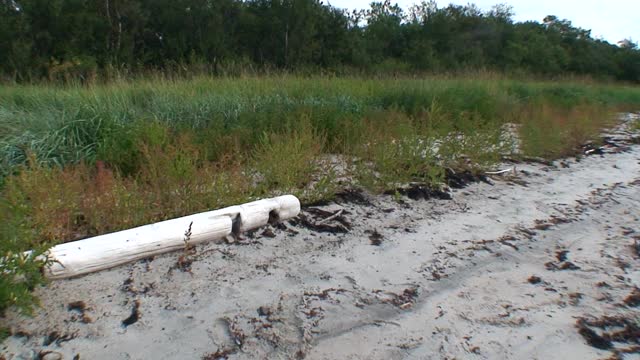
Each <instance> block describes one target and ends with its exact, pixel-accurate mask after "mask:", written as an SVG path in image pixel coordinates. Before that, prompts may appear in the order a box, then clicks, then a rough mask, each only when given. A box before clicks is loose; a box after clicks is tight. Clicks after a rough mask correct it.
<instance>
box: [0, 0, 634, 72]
mask: <svg viewBox="0 0 640 360" xmlns="http://www.w3.org/2000/svg"><path fill="white" fill-rule="evenodd" d="M513 15H514V14H513V12H512V8H511V7H509V6H507V5H496V6H494V7H493V8H491V9H490V10H488V11H482V10H480V9H479V8H478V7H477V6H475V5H466V6H459V5H448V6H446V7H439V6H438V5H437V4H436V2H435V1H429V2H422V3H420V4H416V5H414V6H412V7H411V8H409V9H408V10H403V9H402V8H400V7H399V6H398V5H396V4H392V3H391V2H390V1H389V0H386V1H383V2H373V3H371V5H370V7H369V8H368V9H363V10H353V11H347V10H344V9H338V8H336V7H333V6H331V5H329V4H325V3H323V2H322V1H318V0H0V74H1V76H2V77H3V78H4V79H5V80H7V79H8V80H9V81H18V82H29V81H39V80H42V79H49V80H69V79H80V80H93V79H96V78H98V77H101V76H102V77H109V76H110V74H115V73H118V74H122V73H126V74H140V73H144V72H145V71H178V72H180V71H185V72H186V71H191V70H193V69H201V70H202V71H206V72H208V73H211V74H218V75H219V74H233V73H236V72H243V71H257V72H260V71H267V70H284V71H295V72H312V73H317V72H329V73H353V72H364V73H415V72H445V71H446V72H456V71H467V70H478V69H484V70H492V71H500V72H506V73H523V74H536V75H543V76H555V75H566V74H575V75H580V76H591V77H594V78H604V79H615V80H623V81H629V82H640V50H638V47H637V44H635V43H633V42H632V41H630V40H624V41H621V42H620V43H619V45H615V44H610V43H608V42H606V41H604V40H601V39H595V38H593V37H592V36H591V33H590V31H589V30H585V29H581V28H578V27H574V26H573V25H572V24H571V22H570V21H568V20H563V19H559V18H557V17H555V16H547V17H546V18H545V19H543V21H541V22H533V21H528V22H515V21H514V20H513Z"/></svg>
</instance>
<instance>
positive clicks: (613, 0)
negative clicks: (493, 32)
mask: <svg viewBox="0 0 640 360" xmlns="http://www.w3.org/2000/svg"><path fill="white" fill-rule="evenodd" d="M378 1H382V0H378ZM329 2H330V3H331V5H333V6H335V7H338V8H348V9H354V8H356V9H364V8H368V6H369V3H371V1H369V0H329ZM391 2H392V3H398V4H399V5H400V6H401V7H402V8H404V9H405V10H406V9H407V8H409V7H410V6H411V5H413V4H414V3H417V2H419V0H417V1H414V0H395V1H393V0H392V1H391ZM437 2H438V5H439V6H440V7H444V6H447V5H448V4H449V3H453V4H456V5H466V4H468V3H473V4H476V5H477V6H478V7H479V8H481V9H483V10H488V9H490V8H491V6H493V5H495V4H498V3H506V4H509V5H511V6H513V10H514V12H515V16H514V20H515V21H519V22H520V21H527V20H535V21H538V22H542V19H544V17H545V16H547V15H556V16H557V17H558V18H560V19H568V20H570V21H571V22H572V24H573V26H576V27H581V28H583V29H590V30H591V36H592V37H595V38H603V39H604V40H606V41H609V42H610V43H612V44H615V43H617V42H618V41H620V40H622V39H625V38H632V39H633V41H634V42H636V43H637V42H638V41H639V40H640V0H606V1H604V0H475V1H473V0H472V1H469V0H464V1H458V0H449V1H446V0H445V1H443V0H438V1H437Z"/></svg>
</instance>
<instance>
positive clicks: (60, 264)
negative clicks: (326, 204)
mask: <svg viewBox="0 0 640 360" xmlns="http://www.w3.org/2000/svg"><path fill="white" fill-rule="evenodd" d="M299 212H300V201H299V200H298V199H297V198H296V197H295V196H292V195H285V196H280V197H276V198H273V199H264V200H258V201H254V202H251V203H247V204H243V205H237V206H231V207H228V208H224V209H220V210H214V211H209V212H204V213H200V214H195V215H190V216H185V217H181V218H178V219H172V220H167V221H162V222H159V223H155V224H150V225H145V226H141V227H137V228H133V229H129V230H124V231H119V232H116V233H112V234H106V235H100V236H96V237H93V238H89V239H84V240H79V241H74V242H69V243H64V244H60V245H56V246H54V247H53V248H51V249H49V251H48V252H47V254H46V255H48V256H49V258H50V259H51V260H53V261H54V262H53V263H52V264H51V265H50V266H48V267H47V268H46V269H45V275H46V276H47V277H48V278H51V279H61V278H68V277H73V276H78V275H82V274H87V273H90V272H94V271H99V270H104V269H108V268H111V267H114V266H117V265H121V264H125V263H128V262H131V261H134V260H139V259H143V258H146V257H149V256H152V255H157V254H161V253H165V252H168V251H174V250H179V249H183V248H184V247H185V245H186V243H188V244H189V245H192V244H198V243H202V242H207V241H214V240H221V239H224V238H225V237H227V236H229V235H231V234H232V233H236V234H237V233H240V232H244V231H247V230H253V229H256V228H258V227H261V226H264V225H266V224H267V223H268V222H269V221H270V220H271V221H282V220H286V219H289V218H292V217H295V216H296V215H298V213H299Z"/></svg>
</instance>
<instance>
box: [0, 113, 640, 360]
mask: <svg viewBox="0 0 640 360" xmlns="http://www.w3.org/2000/svg"><path fill="white" fill-rule="evenodd" d="M629 119H631V117H629ZM629 121H631V120H629ZM609 136H610V140H611V141H612V142H613V143H615V144H616V145H618V146H621V147H615V146H606V147H605V148H604V154H602V155H599V154H594V155H590V156H586V157H583V158H582V159H580V160H579V161H578V160H576V159H567V160H563V161H560V162H556V164H555V166H547V165H540V164H504V167H505V168H509V167H514V166H515V171H510V172H508V173H506V174H502V175H496V176H492V177H490V179H489V182H490V183H488V182H477V183H473V184H470V185H468V186H467V187H465V188H463V189H457V190H453V191H452V193H451V195H452V199H451V200H440V199H428V200H424V199H421V200H411V199H409V198H407V197H402V198H400V199H398V198H397V197H394V196H391V195H382V196H372V195H369V194H364V193H358V192H350V193H346V194H343V195H342V196H341V197H339V198H338V199H337V200H336V202H335V203H331V204H327V205H324V206H316V207H312V208H305V209H303V216H302V217H301V218H300V219H296V220H295V221H292V222H287V223H285V224H283V225H281V226H277V227H274V228H267V229H261V230H259V231H257V232H255V233H254V234H250V235H249V236H246V237H245V238H244V239H242V240H241V241H240V242H236V243H233V244H209V245H204V246H200V247H198V248H197V249H196V251H195V253H190V254H184V253H172V254H167V255H163V256H158V257H155V258H153V259H149V260H145V261H139V262H136V263H133V264H129V265H125V266H121V267H118V268H115V269H112V270H108V271H103V272H99V273H95V274H90V275H87V276H83V277H80V278H76V279H70V280H60V281H55V282H51V283H50V284H49V285H48V286H46V287H44V288H41V289H38V290H37V293H38V294H39V296H40V297H41V298H42V308H41V309H40V310H38V311H37V312H36V314H35V315H34V316H33V317H31V318H28V317H21V316H19V315H18V314H16V313H13V312H10V313H9V314H8V315H7V317H6V318H5V319H0V320H2V321H3V322H6V324H8V325H9V326H10V327H11V329H12V332H13V334H14V335H13V336H11V337H9V338H8V339H7V340H6V341H4V343H3V344H1V345H0V353H1V354H3V356H4V357H5V358H6V359H32V358H38V357H39V356H40V357H41V358H42V357H43V356H44V358H45V359H56V358H60V359H200V358H203V357H205V358H206V356H209V357H208V358H210V359H215V358H229V359H290V358H306V359H454V358H458V359H504V358H509V359H524V358H527V359H529V358H530V359H563V360H567V359H604V358H609V357H611V356H619V357H624V358H625V359H640V349H639V348H638V346H639V345H640V344H638V341H639V340H638V337H637V336H635V335H637V332H634V331H637V326H640V308H639V307H638V305H639V304H638V303H639V302H640V300H638V299H637V297H640V290H639V289H638V288H640V145H634V144H633V143H634V142H635V143H637V138H635V139H632V138H631V137H632V135H631V134H630V133H629V132H627V131H626V125H623V126H622V127H620V128H618V129H617V130H616V131H614V132H612V133H611V134H609ZM335 214H338V216H335V217H333V218H332V219H330V220H329V221H326V222H323V219H326V218H328V217H330V216H332V215H335ZM634 294H635V295H634ZM614 340H615V341H614ZM0 358H1V356H0Z"/></svg>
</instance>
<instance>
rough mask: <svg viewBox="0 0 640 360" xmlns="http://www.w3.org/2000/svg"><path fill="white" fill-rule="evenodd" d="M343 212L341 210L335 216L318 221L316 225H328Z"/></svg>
mask: <svg viewBox="0 0 640 360" xmlns="http://www.w3.org/2000/svg"><path fill="white" fill-rule="evenodd" d="M343 212H344V209H340V210H338V211H337V212H336V213H335V214H333V215H331V216H329V217H328V218H326V219H324V220H321V221H318V222H317V223H316V224H317V225H322V224H325V223H328V222H329V221H331V220H333V219H335V218H337V217H338V216H340V215H341V214H342V213H343Z"/></svg>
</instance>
